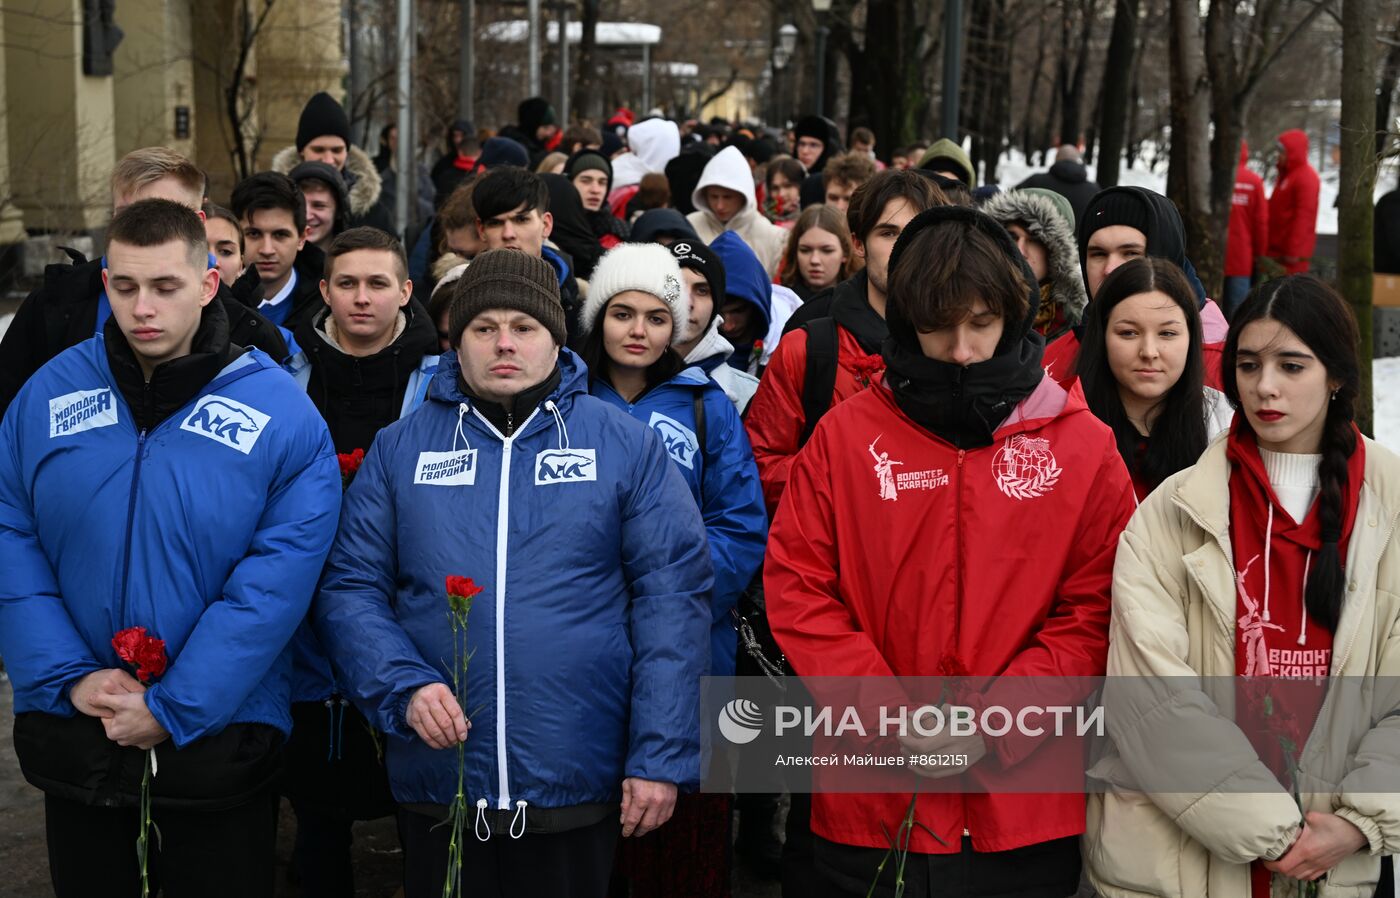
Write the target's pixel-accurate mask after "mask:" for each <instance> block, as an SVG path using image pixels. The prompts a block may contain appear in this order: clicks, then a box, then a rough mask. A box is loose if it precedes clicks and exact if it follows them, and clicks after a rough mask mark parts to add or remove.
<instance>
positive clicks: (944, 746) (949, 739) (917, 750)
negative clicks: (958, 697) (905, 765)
mask: <svg viewBox="0 0 1400 898" xmlns="http://www.w3.org/2000/svg"><path fill="white" fill-rule="evenodd" d="M943 714H944V717H945V719H946V718H947V716H948V714H949V709H948V706H947V705H944V706H943ZM898 738H899V744H900V746H901V747H902V748H903V749H904V752H905V757H906V758H907V759H908V761H909V769H911V770H913V771H914V772H915V773H917V774H918V775H919V776H923V777H927V778H929V779H941V778H943V777H945V776H956V775H957V774H959V773H966V772H967V770H968V768H970V767H971V766H972V765H973V764H976V763H977V762H978V761H980V760H982V759H983V758H984V757H986V756H987V741H986V740H985V739H983V738H982V735H981V734H980V733H973V734H972V735H970V736H952V735H949V734H948V733H947V732H946V731H945V732H940V733H937V734H935V735H932V736H922V735H919V734H917V733H905V734H904V735H902V736H899V737H898Z"/></svg>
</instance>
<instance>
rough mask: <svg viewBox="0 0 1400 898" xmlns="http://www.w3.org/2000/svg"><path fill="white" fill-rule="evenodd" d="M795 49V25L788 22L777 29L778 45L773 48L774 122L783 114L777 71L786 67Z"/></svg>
mask: <svg viewBox="0 0 1400 898" xmlns="http://www.w3.org/2000/svg"><path fill="white" fill-rule="evenodd" d="M796 49H797V26H796V25H794V24H792V23H791V22H788V23H787V24H785V25H783V27H781V28H779V29H778V45H777V46H776V47H774V48H773V58H772V64H773V82H772V84H771V86H770V87H769V90H770V91H772V95H771V98H770V103H771V105H772V107H773V121H774V122H775V123H776V122H778V121H779V120H780V119H782V118H783V117H784V115H785V112H784V110H783V109H782V108H781V107H782V96H783V95H782V91H780V90H779V89H778V73H779V72H781V71H782V70H783V69H785V68H787V64H788V62H789V61H790V60H791V59H792V52H793V51H794V50H796Z"/></svg>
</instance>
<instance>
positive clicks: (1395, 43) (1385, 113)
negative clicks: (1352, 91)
mask: <svg viewBox="0 0 1400 898" xmlns="http://www.w3.org/2000/svg"><path fill="white" fill-rule="evenodd" d="M1390 40H1391V44H1390V48H1389V49H1388V50H1386V53H1385V63H1384V64H1383V65H1382V66H1381V83H1380V87H1379V88H1378V89H1377V90H1376V156H1377V157H1381V156H1384V155H1385V151H1386V143H1387V141H1388V138H1389V132H1390V131H1391V125H1392V124H1393V123H1392V122H1391V120H1390V104H1391V102H1392V101H1393V100H1394V98H1395V84H1396V81H1397V80H1400V22H1397V23H1396V25H1395V28H1394V29H1393V30H1392V31H1391V33H1390Z"/></svg>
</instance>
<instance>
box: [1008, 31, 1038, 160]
mask: <svg viewBox="0 0 1400 898" xmlns="http://www.w3.org/2000/svg"><path fill="white" fill-rule="evenodd" d="M1046 18H1047V16H1046V15H1045V12H1044V11H1043V10H1042V11H1041V14H1040V28H1039V31H1038V36H1037V37H1036V42H1035V68H1033V69H1031V83H1030V87H1029V88H1028V89H1027V90H1026V114H1025V117H1024V118H1022V119H1021V153H1022V155H1024V156H1025V157H1026V160H1027V161H1030V158H1031V152H1032V151H1033V150H1034V149H1035V147H1034V144H1033V140H1032V135H1031V124H1032V121H1031V120H1032V116H1034V114H1035V109H1036V103H1035V100H1036V94H1037V93H1038V92H1039V91H1040V81H1041V79H1042V78H1043V77H1044V74H1043V73H1042V71H1041V70H1042V69H1043V68H1044V67H1045V44H1046V40H1045V21H1046ZM1008 55H1009V54H1008ZM1008 64H1009V62H1008Z"/></svg>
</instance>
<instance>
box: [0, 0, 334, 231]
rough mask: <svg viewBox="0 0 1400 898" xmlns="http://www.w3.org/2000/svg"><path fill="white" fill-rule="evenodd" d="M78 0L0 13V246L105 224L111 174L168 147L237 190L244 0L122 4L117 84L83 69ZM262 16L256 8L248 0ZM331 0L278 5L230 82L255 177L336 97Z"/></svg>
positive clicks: (220, 194) (290, 0)
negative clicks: (121, 162)
mask: <svg viewBox="0 0 1400 898" xmlns="http://www.w3.org/2000/svg"><path fill="white" fill-rule="evenodd" d="M83 7H84V4H83V3H82V0H26V2H24V3H22V4H3V3H0V245H3V244H8V243H15V242H19V241H21V240H23V239H24V237H25V232H26V230H27V231H29V232H34V233H39V232H58V233H75V232H83V231H90V230H92V229H95V228H100V227H101V226H102V225H103V224H105V223H106V221H107V219H108V217H109V216H110V214H111V198H110V196H109V190H108V177H109V176H110V173H111V169H112V166H113V164H114V163H115V162H116V160H117V159H119V158H121V156H123V155H124V154H126V153H127V152H129V151H131V150H133V149H136V148H138V147H143V146H151V145H157V144H160V145H164V146H168V147H170V148H172V149H174V150H176V151H177V152H180V153H183V154H184V155H186V156H189V157H190V158H192V159H194V161H195V162H196V163H197V164H198V165H199V166H200V167H201V168H203V169H204V170H205V171H206V172H207V173H208V174H209V180H210V186H209V195H210V197H211V198H212V199H213V200H215V201H216V202H220V203H223V202H227V199H228V194H229V191H230V190H231V189H232V187H233V184H234V183H235V181H236V171H237V169H236V165H235V162H234V158H235V154H234V152H233V147H234V140H233V134H234V131H233V125H232V122H231V118H230V114H229V109H228V106H229V102H228V98H229V92H230V88H231V87H233V81H234V72H235V70H236V67H237V59H238V57H239V54H240V49H241V44H242V43H244V42H243V41H241V40H240V35H241V34H242V33H243V32H244V22H243V21H242V18H241V16H242V10H243V9H244V4H243V3H242V2H240V0H116V3H115V11H114V15H113V19H114V22H115V24H116V25H117V27H119V28H120V29H121V30H122V32H123V38H122V40H121V42H120V43H119V44H118V45H117V47H116V50H115V52H114V53H112V56H111V67H112V74H111V75H88V74H85V73H84V65H83V50H84V25H85V23H84V21H83ZM248 7H250V8H251V9H252V10H253V11H254V14H255V15H256V14H257V13H258V11H259V10H260V9H261V7H262V4H261V3H256V4H248ZM341 21H342V19H341V4H340V2H339V0H273V3H272V6H271V9H270V12H269V14H268V16H267V19H266V20H265V21H264V22H263V24H262V27H261V30H260V31H259V33H258V37H257V40H256V41H255V42H253V45H252V49H251V50H250V51H249V52H248V54H247V60H246V63H245V65H244V67H243V73H242V74H243V77H242V79H241V81H240V82H239V85H238V90H237V98H238V102H239V108H240V111H243V110H251V111H250V112H249V114H247V116H246V120H245V121H244V122H243V129H242V130H243V132H244V135H245V141H246V144H247V145H248V146H249V148H250V149H254V150H255V152H254V153H253V157H252V158H253V159H254V160H255V162H256V168H262V167H264V166H266V164H267V162H268V160H269V159H270V158H271V156H272V154H273V153H275V152H276V151H277V150H278V149H280V148H282V147H283V146H286V145H287V144H289V143H292V142H293V140H294V139H295V135H296V125H297V118H298V116H299V115H300V113H301V107H302V105H303V104H304V103H305V101H306V99H307V98H308V97H310V96H311V95H312V94H313V93H315V92H317V91H320V90H325V91H329V92H330V93H331V95H332V96H337V97H343V94H344V88H343V84H344V80H345V72H346V60H345V53H344V50H343V39H342V33H343V32H342V25H341Z"/></svg>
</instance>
